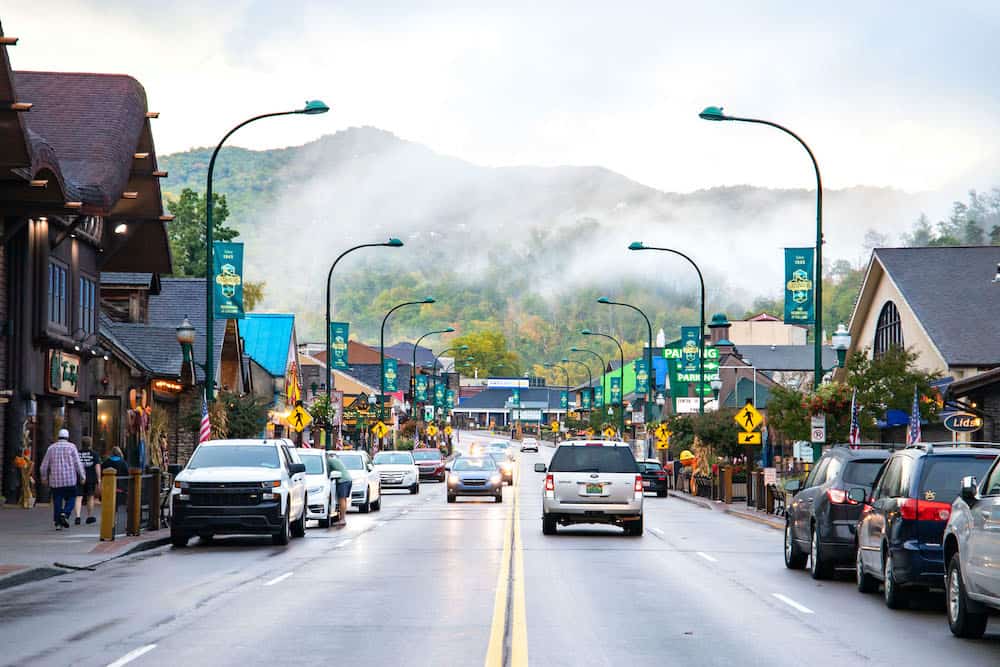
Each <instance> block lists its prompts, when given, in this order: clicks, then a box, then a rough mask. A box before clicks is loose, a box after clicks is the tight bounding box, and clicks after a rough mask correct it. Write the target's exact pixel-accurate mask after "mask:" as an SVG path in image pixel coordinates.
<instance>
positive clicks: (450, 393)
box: [444, 389, 455, 410]
mask: <svg viewBox="0 0 1000 667" xmlns="http://www.w3.org/2000/svg"><path fill="white" fill-rule="evenodd" d="M444 406H445V407H446V408H448V409H449V410H454V409H455V390H454V389H448V390H447V391H445V392H444Z"/></svg>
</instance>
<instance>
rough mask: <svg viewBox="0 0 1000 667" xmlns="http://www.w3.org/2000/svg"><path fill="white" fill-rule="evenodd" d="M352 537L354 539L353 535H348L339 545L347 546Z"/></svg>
mask: <svg viewBox="0 0 1000 667" xmlns="http://www.w3.org/2000/svg"><path fill="white" fill-rule="evenodd" d="M353 539H354V538H353V537H348V538H347V539H346V540H344V541H343V542H341V543H340V546H347V545H348V544H350V543H351V540H353Z"/></svg>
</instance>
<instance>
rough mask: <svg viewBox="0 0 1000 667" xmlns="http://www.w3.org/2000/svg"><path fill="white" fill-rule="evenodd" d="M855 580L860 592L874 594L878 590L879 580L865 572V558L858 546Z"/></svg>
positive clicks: (855, 559) (855, 560)
mask: <svg viewBox="0 0 1000 667" xmlns="http://www.w3.org/2000/svg"><path fill="white" fill-rule="evenodd" d="M854 578H855V580H856V583H857V585H858V592H860V593H874V592H875V591H877V590H878V579H876V578H875V577H873V576H872V575H870V574H868V572H867V570H865V562H864V557H863V556H862V551H861V547H860V546H858V550H857V553H856V555H855V557H854Z"/></svg>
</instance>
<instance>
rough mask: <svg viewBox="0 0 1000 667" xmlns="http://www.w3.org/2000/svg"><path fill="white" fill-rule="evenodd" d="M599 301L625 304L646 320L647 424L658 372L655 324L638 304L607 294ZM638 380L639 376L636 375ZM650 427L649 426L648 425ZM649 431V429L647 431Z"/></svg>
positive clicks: (644, 411)
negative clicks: (654, 334) (654, 350)
mask: <svg viewBox="0 0 1000 667" xmlns="http://www.w3.org/2000/svg"><path fill="white" fill-rule="evenodd" d="M597 303H603V304H605V305H608V306H624V307H625V308H631V309H632V310H634V311H635V312H637V313H639V314H640V315H642V319H644V320H645V321H646V376H647V380H646V400H645V401H644V402H645V407H646V409H645V410H643V413H644V414H645V417H646V424H649V422H650V420H651V419H652V418H653V379H654V378H655V377H656V374H655V373H653V325H652V324H650V323H649V318H648V317H646V313H644V312H642V310H640V309H639V307H638V306H633V305H632V304H630V303H622V302H621V301H612V300H611V299H609V298H608V297H606V296H602V297H601V298H599V299H598V300H597ZM636 380H637V381H638V376H636ZM647 428H648V426H647ZM647 433H648V431H647Z"/></svg>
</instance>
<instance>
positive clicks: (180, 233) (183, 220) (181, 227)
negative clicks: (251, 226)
mask: <svg viewBox="0 0 1000 667" xmlns="http://www.w3.org/2000/svg"><path fill="white" fill-rule="evenodd" d="M212 199H213V207H214V208H213V209H212V229H213V232H214V235H215V240H216V241H232V240H233V239H234V238H236V237H237V236H239V235H240V233H239V232H238V231H236V230H235V229H232V228H230V227H225V226H223V223H224V222H225V221H226V218H228V217H229V208H228V207H227V206H226V197H225V196H224V195H218V194H213V195H212ZM167 210H168V211H170V213H171V215H173V216H174V219H173V220H172V221H171V222H170V223H168V224H167V238H168V239H169V240H170V253H171V255H172V256H173V263H174V275H175V276H203V275H205V212H206V205H205V196H204V195H199V194H198V193H197V192H195V191H194V190H192V189H190V188H184V190H182V191H181V195H180V197H178V198H176V199H172V200H170V201H168V202H167Z"/></svg>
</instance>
